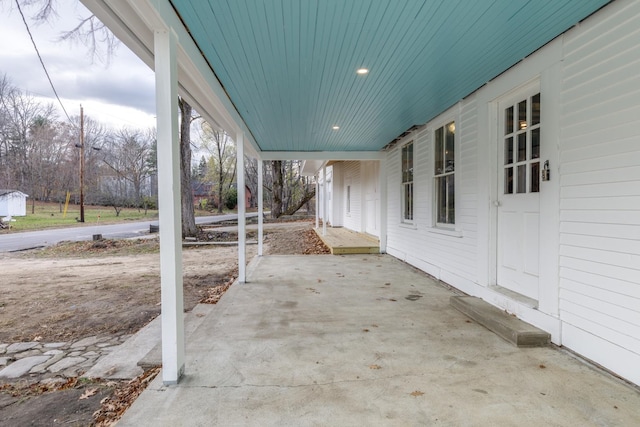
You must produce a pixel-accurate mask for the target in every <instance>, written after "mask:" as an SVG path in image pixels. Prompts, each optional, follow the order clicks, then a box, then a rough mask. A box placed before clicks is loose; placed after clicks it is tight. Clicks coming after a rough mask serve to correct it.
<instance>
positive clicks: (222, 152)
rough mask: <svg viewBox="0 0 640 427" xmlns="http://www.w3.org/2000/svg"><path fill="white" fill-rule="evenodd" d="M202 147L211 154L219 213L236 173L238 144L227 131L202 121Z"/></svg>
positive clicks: (210, 170) (211, 166) (210, 161)
mask: <svg viewBox="0 0 640 427" xmlns="http://www.w3.org/2000/svg"><path fill="white" fill-rule="evenodd" d="M202 147H203V148H204V149H205V150H207V152H208V153H209V155H210V157H209V164H210V167H209V173H210V174H211V175H212V176H211V178H212V181H213V182H214V188H215V191H216V193H217V194H216V199H217V204H218V213H222V208H223V207H224V200H225V196H226V192H227V191H228V190H229V189H230V187H231V184H232V183H233V180H234V178H235V175H236V146H235V143H234V142H233V140H232V139H231V137H229V135H228V134H227V133H226V132H225V131H223V130H221V129H214V128H212V127H211V126H210V125H209V123H207V122H202ZM238 193H240V191H238Z"/></svg>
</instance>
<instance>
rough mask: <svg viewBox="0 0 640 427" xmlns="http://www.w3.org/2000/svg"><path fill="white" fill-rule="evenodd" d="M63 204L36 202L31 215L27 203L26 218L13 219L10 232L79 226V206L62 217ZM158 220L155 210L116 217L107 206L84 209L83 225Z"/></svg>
mask: <svg viewBox="0 0 640 427" xmlns="http://www.w3.org/2000/svg"><path fill="white" fill-rule="evenodd" d="M63 211H64V204H62V205H60V204H59V203H44V202H36V204H35V210H34V213H31V203H30V202H29V203H27V216H21V217H14V219H15V222H11V231H26V230H39V229H43V228H54V227H71V226H76V225H78V226H81V225H82V223H80V222H78V220H76V218H78V219H80V206H78V205H72V204H69V207H68V208H67V214H66V215H64V213H63ZM157 218H158V211H157V210H147V213H146V215H145V212H144V209H122V211H120V215H119V216H117V217H116V211H115V210H114V209H113V208H112V207H109V206H87V205H85V207H84V222H85V224H94V225H95V224H114V223H117V222H120V221H145V220H153V219H157Z"/></svg>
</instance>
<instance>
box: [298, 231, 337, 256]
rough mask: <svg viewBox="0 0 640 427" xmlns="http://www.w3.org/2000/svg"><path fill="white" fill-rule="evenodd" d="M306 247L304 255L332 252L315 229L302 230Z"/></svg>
mask: <svg viewBox="0 0 640 427" xmlns="http://www.w3.org/2000/svg"><path fill="white" fill-rule="evenodd" d="M302 237H303V239H304V246H305V249H304V250H303V251H302V253H303V254H304V255H324V254H330V253H331V251H330V250H329V248H328V247H327V245H325V244H324V242H323V241H322V240H321V239H320V238H319V237H318V235H317V234H316V232H315V231H313V230H305V231H303V232H302Z"/></svg>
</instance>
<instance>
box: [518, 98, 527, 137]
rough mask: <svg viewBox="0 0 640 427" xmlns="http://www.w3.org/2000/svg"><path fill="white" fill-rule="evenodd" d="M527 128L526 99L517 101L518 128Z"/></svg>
mask: <svg viewBox="0 0 640 427" xmlns="http://www.w3.org/2000/svg"><path fill="white" fill-rule="evenodd" d="M526 128H527V100H526V99H525V100H524V101H520V102H519V103H518V129H519V130H523V129H526Z"/></svg>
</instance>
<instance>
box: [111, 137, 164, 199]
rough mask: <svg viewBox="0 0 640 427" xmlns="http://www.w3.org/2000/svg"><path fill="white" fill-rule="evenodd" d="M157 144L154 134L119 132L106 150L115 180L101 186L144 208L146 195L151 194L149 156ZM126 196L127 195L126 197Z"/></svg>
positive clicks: (112, 179)
mask: <svg viewBox="0 0 640 427" xmlns="http://www.w3.org/2000/svg"><path fill="white" fill-rule="evenodd" d="M152 145H153V140H152V133H151V132H146V133H143V132H141V131H139V130H134V129H128V128H123V129H121V130H120V131H118V132H116V133H115V134H114V135H113V136H112V138H111V141H110V143H109V145H108V147H107V149H106V150H105V151H106V153H105V155H104V162H105V164H106V165H107V166H108V167H109V168H110V169H111V171H112V175H111V177H103V182H102V183H101V187H102V189H103V190H104V189H105V188H107V189H109V191H111V192H113V191H115V190H117V192H119V193H120V194H119V195H120V196H122V195H124V196H125V199H126V200H127V201H128V203H127V204H129V205H131V206H138V207H140V206H142V204H143V194H148V193H149V191H150V185H149V181H148V178H149V175H150V169H149V161H148V159H149V156H150V154H151V148H152ZM123 193H124V194H123Z"/></svg>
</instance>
